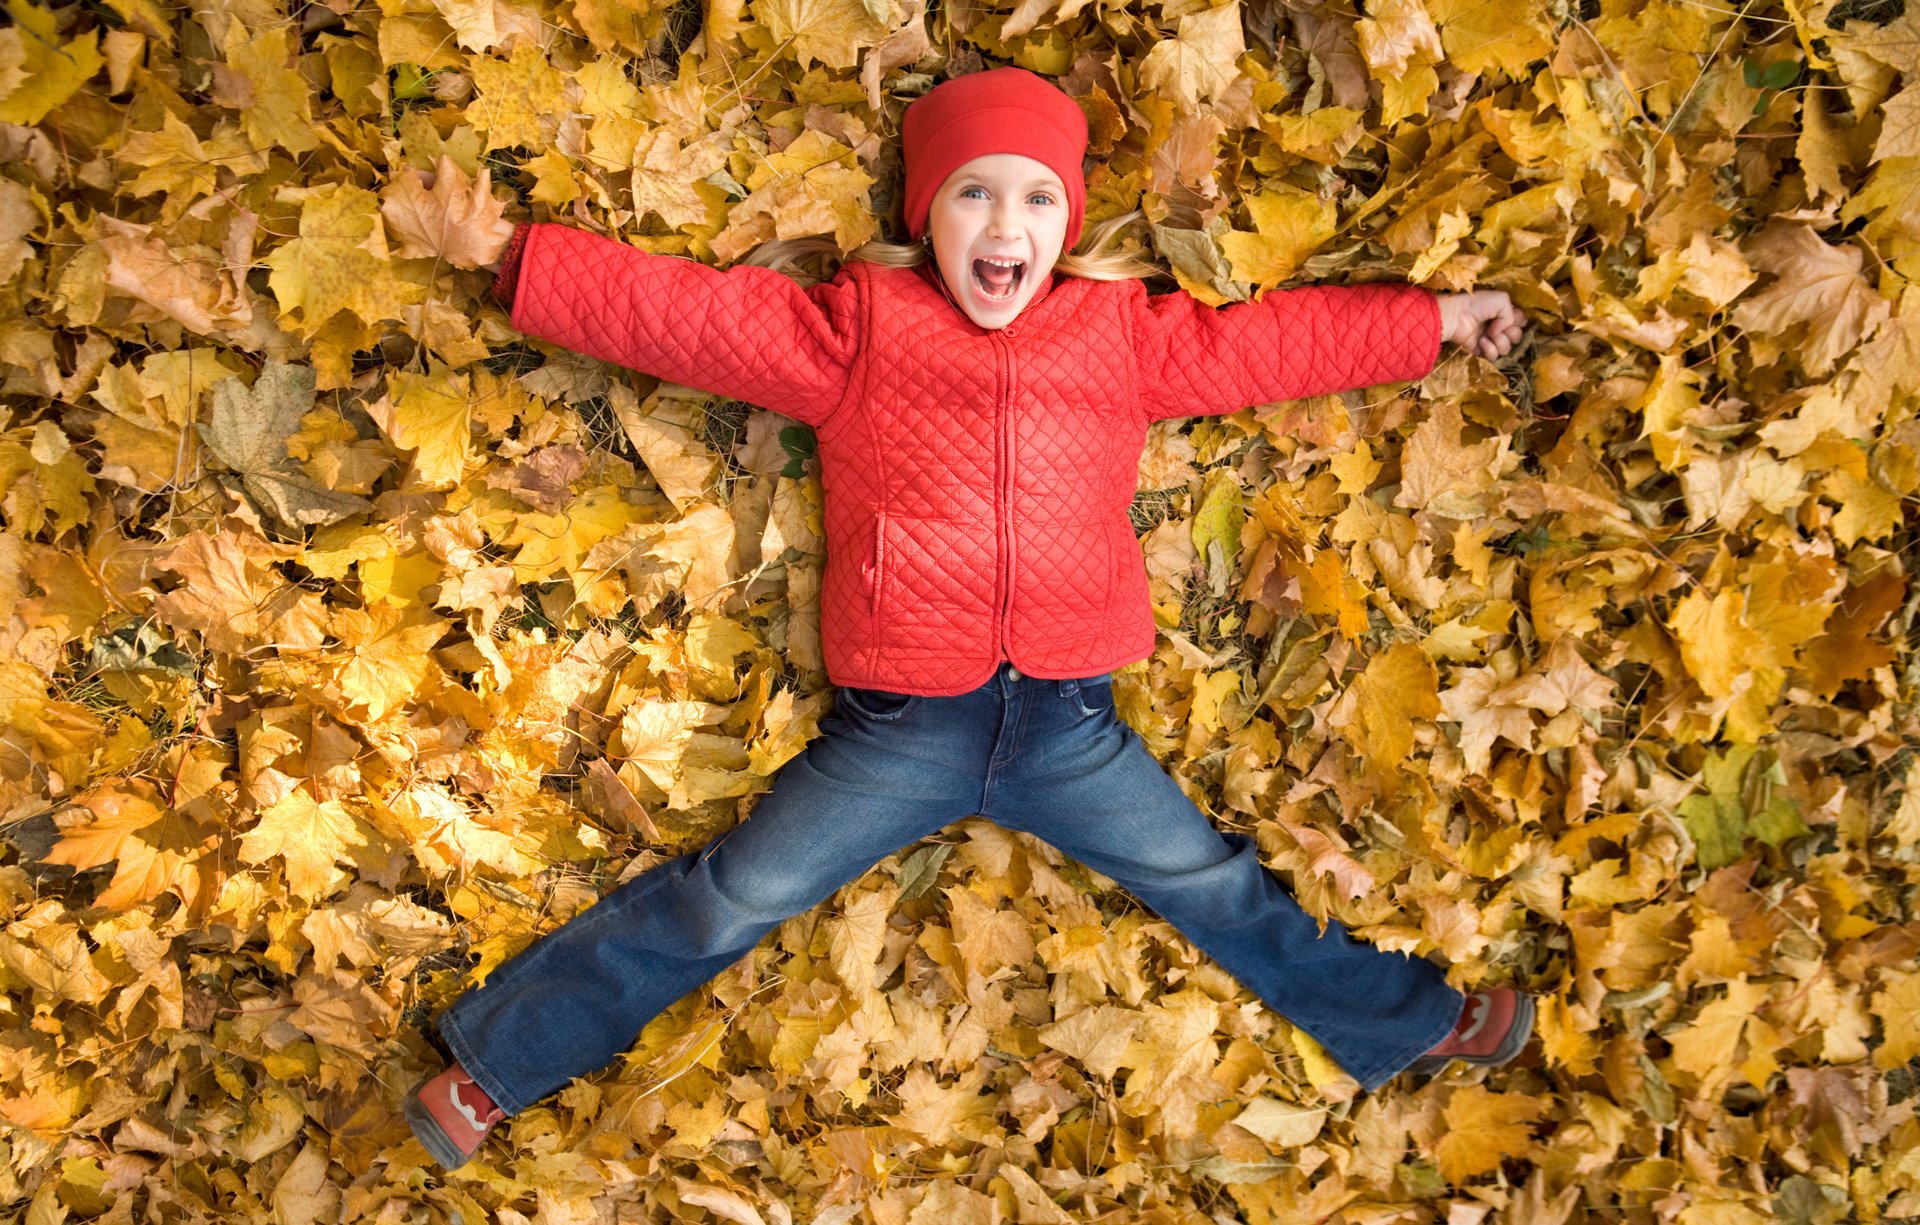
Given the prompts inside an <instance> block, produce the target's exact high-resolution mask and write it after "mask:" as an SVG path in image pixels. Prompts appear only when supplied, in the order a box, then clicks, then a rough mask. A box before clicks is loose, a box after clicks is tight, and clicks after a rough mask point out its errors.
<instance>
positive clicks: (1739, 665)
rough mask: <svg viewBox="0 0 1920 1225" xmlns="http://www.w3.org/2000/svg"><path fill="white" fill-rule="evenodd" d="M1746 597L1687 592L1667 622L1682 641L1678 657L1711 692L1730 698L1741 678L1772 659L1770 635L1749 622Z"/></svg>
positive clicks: (1725, 593) (1711, 694)
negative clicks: (1763, 633)
mask: <svg viewBox="0 0 1920 1225" xmlns="http://www.w3.org/2000/svg"><path fill="white" fill-rule="evenodd" d="M1746 604H1747V597H1746V595H1745V594H1744V593H1743V592H1739V591H1720V592H1717V593H1715V594H1714V595H1713V596H1711V597H1709V596H1708V595H1707V594H1706V593H1705V592H1704V591H1700V590H1697V589H1696V590H1694V591H1691V592H1689V593H1688V594H1687V595H1686V597H1685V598H1683V599H1682V600H1681V601H1680V602H1679V603H1678V604H1677V605H1675V606H1674V610H1673V615H1672V617H1671V619H1670V620H1669V621H1668V627H1669V628H1670V629H1672V630H1673V636H1674V637H1675V638H1677V639H1679V642H1680V658H1681V659H1682V660H1683V661H1684V662H1685V663H1686V666H1687V671H1688V672H1690V673H1692V674H1693V678H1694V679H1695V680H1696V681H1698V682H1699V683H1700V688H1701V690H1703V691H1704V692H1705V693H1706V694H1707V696H1708V697H1714V698H1727V697H1732V696H1733V694H1734V691H1735V688H1736V686H1737V685H1738V684H1739V682H1740V680H1741V678H1742V677H1744V676H1746V675H1747V674H1748V673H1749V672H1751V671H1752V670H1753V669H1754V668H1755V667H1756V666H1762V665H1763V664H1764V662H1765V661H1766V660H1767V658H1768V651H1767V648H1768V646H1769V645H1770V644H1769V641H1768V639H1766V638H1765V637H1763V636H1762V635H1761V634H1760V633H1759V631H1757V630H1755V629H1754V628H1753V627H1752V626H1751V625H1750V624H1748V621H1747V617H1746Z"/></svg>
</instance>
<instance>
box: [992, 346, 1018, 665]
mask: <svg viewBox="0 0 1920 1225" xmlns="http://www.w3.org/2000/svg"><path fill="white" fill-rule="evenodd" d="M1011 330H1012V328H1011V325H1009V326H1008V327H1005V328H1001V329H1000V330H999V331H998V332H996V333H995V334H994V340H995V341H996V342H997V343H998V344H999V346H1000V355H1001V359H1002V361H1001V367H1000V368H1001V385H1000V386H1001V397H1000V403H999V405H998V406H997V407H998V409H999V412H998V414H997V415H998V417H999V420H998V421H996V422H995V423H994V424H995V438H994V444H995V449H996V450H997V451H998V452H999V464H998V472H997V476H998V478H999V485H1000V488H999V490H998V492H997V499H996V500H997V501H998V503H999V505H998V506H996V507H995V508H994V509H995V514H994V517H993V519H994V523H995V524H996V525H997V527H998V533H999V541H1000V573H1001V587H1000V608H999V611H998V613H997V616H998V618H999V622H1000V624H999V626H998V628H997V629H996V630H995V632H994V641H995V642H997V643H999V645H1000V653H1001V654H1002V655H1003V656H1005V657H1006V658H1008V659H1012V658H1013V650H1012V647H1011V644H1009V643H1008V641H1007V625H1008V622H1009V621H1010V620H1011V619H1012V609H1013V442H1012V439H1011V437H1010V435H1011V434H1012V433H1013V426H1012V419H1013V376H1014V360H1013V342H1012V341H1010V340H1008V339H1007V333H1008V332H1010V331H1011Z"/></svg>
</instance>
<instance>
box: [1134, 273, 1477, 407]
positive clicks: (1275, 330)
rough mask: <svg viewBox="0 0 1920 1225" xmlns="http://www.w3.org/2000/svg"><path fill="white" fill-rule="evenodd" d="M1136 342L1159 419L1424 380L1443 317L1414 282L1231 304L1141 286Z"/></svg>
mask: <svg viewBox="0 0 1920 1225" xmlns="http://www.w3.org/2000/svg"><path fill="white" fill-rule="evenodd" d="M1136 285H1138V283H1137V282H1136ZM1134 340H1135V353H1136V358H1137V361H1138V371H1139V381H1140V398H1141V402H1142V406H1143V408H1144V409H1145V411H1146V412H1147V415H1148V417H1149V419H1150V420H1160V419H1162V418H1166V417H1192V416H1206V415H1217V414H1221V413H1231V412H1235V411H1237V410H1239V409H1242V408H1246V407H1248V406H1250V405H1254V404H1269V403H1272V402H1273V401H1276V400H1297V399H1301V398H1303V397H1305V396H1313V395H1326V394H1328V393H1330V392H1335V391H1345V390H1347V389H1349V388H1353V387H1370V386H1372V385H1374V384H1376V383H1393V382H1400V381H1402V380H1406V379H1416V378H1419V377H1420V376H1421V375H1423V374H1425V373H1426V372H1427V371H1429V370H1431V369H1433V364H1434V362H1435V360H1436V359H1437V358H1438V357H1439V353H1440V341H1441V319H1440V311H1439V307H1438V305H1437V303H1436V301H1435V297H1434V294H1433V293H1432V292H1431V291H1429V290H1425V289H1422V288H1420V287H1419V286H1417V285H1401V284H1375V285H1354V286H1346V287H1341V286H1324V285H1315V286H1308V287H1305V288H1301V289H1285V290H1275V291H1274V292H1272V293H1269V294H1267V295H1266V296H1265V297H1263V298H1261V299H1260V300H1259V301H1258V302H1236V303H1234V304H1233V305H1231V306H1225V307H1212V306H1208V305H1207V304H1206V303H1204V302H1201V301H1200V300H1198V299H1197V298H1194V297H1193V296H1191V295H1190V294H1187V293H1185V292H1175V293H1169V294H1159V295H1156V296H1152V297H1149V296H1148V295H1147V293H1146V291H1145V288H1144V287H1143V286H1142V287H1139V288H1138V289H1137V291H1136V297H1135V300H1134Z"/></svg>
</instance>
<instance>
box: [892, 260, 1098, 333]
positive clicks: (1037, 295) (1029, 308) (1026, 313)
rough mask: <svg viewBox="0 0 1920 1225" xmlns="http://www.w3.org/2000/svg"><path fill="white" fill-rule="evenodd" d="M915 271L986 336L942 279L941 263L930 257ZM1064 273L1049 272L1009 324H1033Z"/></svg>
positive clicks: (966, 323) (967, 323)
mask: <svg viewBox="0 0 1920 1225" xmlns="http://www.w3.org/2000/svg"><path fill="white" fill-rule="evenodd" d="M913 271H915V272H917V273H919V274H920V279H921V280H922V281H925V282H926V283H927V284H928V285H929V286H931V287H932V288H933V292H935V293H937V294H939V295H940V296H941V297H942V298H944V299H945V300H946V302H947V304H948V305H949V306H951V307H952V308H953V313H954V316H955V317H956V318H957V319H958V320H959V322H960V323H961V324H962V325H963V326H965V327H969V328H972V329H973V330H974V331H976V332H978V333H980V334H981V335H982V336H985V335H987V334H988V329H986V328H983V327H981V326H980V325H979V324H977V323H975V322H974V321H973V319H972V318H971V317H970V316H969V315H968V314H967V312H965V311H963V310H961V309H960V304H959V303H958V302H955V301H954V300H953V291H952V290H950V289H948V288H947V283H946V282H945V281H943V280H941V279H940V268H939V265H937V264H935V263H934V261H933V260H931V259H929V260H928V261H927V262H926V263H924V264H919V265H917V266H916V267H915V268H914V269H913ZM1062 275H1064V274H1062V273H1060V272H1059V271H1057V270H1056V271H1054V272H1050V273H1048V274H1047V279H1046V283H1045V284H1043V285H1041V286H1040V288H1038V289H1036V290H1034V291H1033V300H1032V301H1030V302H1028V303H1027V304H1026V306H1024V307H1022V308H1021V310H1020V313H1019V314H1018V315H1015V316H1014V317H1013V320H1012V321H1011V322H1010V323H1009V324H1008V325H1007V326H1008V327H1013V328H1015V329H1016V330H1024V329H1026V328H1027V327H1029V326H1031V320H1032V319H1033V317H1034V314H1035V313H1036V312H1037V311H1038V310H1039V309H1040V304H1041V303H1042V302H1044V301H1046V300H1047V296H1048V295H1049V294H1051V293H1052V292H1053V291H1054V289H1055V288H1057V287H1058V286H1059V284H1060V279H1061V277H1062ZM997 330H1005V329H997Z"/></svg>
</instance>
